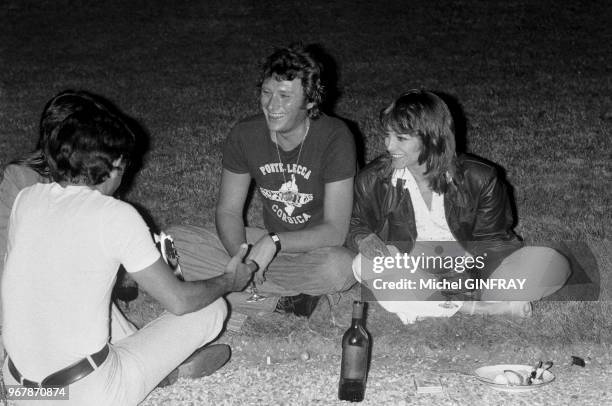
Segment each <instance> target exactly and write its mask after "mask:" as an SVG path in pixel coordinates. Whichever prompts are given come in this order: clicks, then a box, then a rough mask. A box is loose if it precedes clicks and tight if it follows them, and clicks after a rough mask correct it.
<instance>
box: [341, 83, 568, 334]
mask: <svg viewBox="0 0 612 406" xmlns="http://www.w3.org/2000/svg"><path fill="white" fill-rule="evenodd" d="M380 123H381V126H382V128H383V130H384V132H385V145H386V147H387V152H388V153H387V154H384V155H383V156H381V157H379V158H377V159H375V160H374V161H373V162H371V163H370V164H369V165H367V166H366V167H365V168H364V169H363V171H362V172H361V173H360V174H359V175H358V177H357V179H356V181H355V194H354V206H353V213H352V218H351V224H350V229H349V233H348V237H347V246H348V247H349V248H350V249H352V250H353V251H355V252H358V253H359V254H358V255H357V256H356V257H355V260H354V261H353V271H354V273H355V276H356V278H357V279H358V280H359V281H362V283H363V284H364V285H365V286H366V287H368V288H369V291H370V292H371V293H372V294H373V295H374V297H375V298H376V299H377V300H379V302H381V305H383V307H385V308H387V310H389V311H392V312H394V313H396V314H398V316H399V317H400V318H401V319H402V321H404V322H405V323H410V322H414V320H416V318H418V317H425V316H446V317H448V316H451V315H452V314H454V313H455V312H457V311H460V310H461V311H465V312H468V313H470V314H475V313H488V314H500V313H508V314H513V315H517V316H529V315H530V314H531V304H530V301H533V300H538V299H541V298H542V297H544V296H547V295H550V294H551V293H553V292H555V291H556V290H558V289H559V288H560V287H561V286H563V284H564V283H565V281H566V280H567V278H568V276H569V273H570V269H569V263H568V261H567V260H566V259H565V257H563V256H562V255H561V254H559V253H558V252H557V251H555V250H553V249H552V248H546V247H524V246H523V243H522V242H521V241H520V240H519V238H518V237H517V236H516V234H515V233H514V232H513V230H512V225H513V222H514V219H513V215H512V209H511V203H510V198H509V194H508V191H507V186H506V185H505V184H504V182H503V180H502V179H501V178H500V177H499V176H498V174H497V170H496V168H495V167H494V166H493V165H492V164H490V163H488V162H486V161H484V160H482V159H479V158H476V157H473V156H469V155H457V153H456V151H455V131H454V122H453V118H452V115H451V113H450V111H449V108H448V106H447V105H446V103H445V102H444V101H443V100H442V99H441V98H440V97H439V96H437V95H436V94H434V93H432V92H429V91H423V90H413V91H410V92H408V93H405V94H403V95H402V96H400V97H399V98H398V99H397V100H396V101H395V102H393V103H391V105H389V106H388V107H387V108H385V109H384V110H383V111H382V112H381V114H380ZM408 254H410V255H409V256H408ZM383 257H387V261H386V262H385V261H384V258H383ZM389 257H392V258H394V260H391V259H389ZM409 257H411V258H412V259H410V258H409ZM436 258H437V259H436ZM415 260H417V261H421V262H420V264H419V265H417V263H416V262H414V261H415ZM426 261H429V262H426ZM411 264H412V266H411ZM432 278H433V279H434V280H435V281H436V282H434V283H432V282H428V281H429V280H430V279H432ZM409 280H413V281H414V283H413V284H411V282H409ZM423 281H424V282H423ZM441 281H445V282H444V283H442V282H441ZM385 282H387V283H386V284H385ZM452 282H456V284H455V285H452ZM436 286H437V287H439V288H438V289H435V287H436ZM440 291H444V295H443V296H441V295H440ZM449 297H452V298H454V299H456V298H463V299H466V298H467V299H470V301H465V302H463V301H462V300H452V301H451V300H446V301H444V300H440V299H444V298H449ZM425 298H427V299H429V301H427V302H426V301H422V300H419V299H425ZM432 298H438V300H433V299H432ZM471 299H480V301H475V300H471Z"/></svg>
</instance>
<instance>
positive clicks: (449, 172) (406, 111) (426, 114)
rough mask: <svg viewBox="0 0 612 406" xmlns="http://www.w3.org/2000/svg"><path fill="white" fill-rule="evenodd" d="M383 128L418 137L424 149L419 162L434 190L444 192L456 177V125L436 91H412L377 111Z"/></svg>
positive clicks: (387, 130)
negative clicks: (423, 165) (423, 167)
mask: <svg viewBox="0 0 612 406" xmlns="http://www.w3.org/2000/svg"><path fill="white" fill-rule="evenodd" d="M380 124H381V126H382V129H383V131H385V132H389V131H393V132H395V133H397V134H408V135H410V136H414V137H419V138H420V139H421V142H422V145H423V148H422V150H421V153H420V155H419V160H418V162H419V164H421V165H422V164H423V163H425V168H426V171H425V177H426V178H427V180H428V181H429V187H430V188H431V189H432V190H433V191H434V192H436V193H444V192H446V190H447V186H448V183H449V182H450V180H451V179H452V178H453V177H454V176H455V172H456V162H457V154H456V151H455V125H454V122H453V117H452V115H451V113H450V110H449V109H448V106H447V105H446V103H445V102H444V101H443V100H442V99H441V98H440V97H439V96H437V95H436V94H434V93H432V92H429V91H425V90H411V91H409V92H407V93H404V94H402V95H401V96H400V97H399V98H398V99H397V100H395V101H394V102H393V103H391V104H390V105H389V106H388V107H387V108H385V109H383V110H382V111H381V112H380Z"/></svg>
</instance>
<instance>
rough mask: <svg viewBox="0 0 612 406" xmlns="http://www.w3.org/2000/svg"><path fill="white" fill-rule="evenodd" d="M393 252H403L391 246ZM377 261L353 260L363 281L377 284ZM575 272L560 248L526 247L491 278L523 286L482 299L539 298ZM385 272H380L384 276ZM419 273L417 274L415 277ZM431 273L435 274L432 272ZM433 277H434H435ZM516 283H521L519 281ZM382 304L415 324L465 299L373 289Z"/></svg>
mask: <svg viewBox="0 0 612 406" xmlns="http://www.w3.org/2000/svg"><path fill="white" fill-rule="evenodd" d="M388 247H389V250H390V251H391V253H392V255H395V254H396V253H398V252H399V251H398V250H397V249H396V248H395V247H394V246H391V245H389V246H388ZM373 265H374V264H373V261H372V260H369V259H367V258H365V257H363V256H362V255H361V254H358V255H357V256H355V258H354V259H353V263H352V269H353V273H354V275H355V278H356V279H357V280H358V281H359V282H364V281H365V282H366V283H367V285H368V286H373V282H372V281H373V278H376V277H378V276H377V275H378V274H377V273H376V272H373ZM570 273H571V268H570V263H569V261H568V260H567V259H566V258H565V257H564V256H563V255H561V254H560V253H559V252H558V251H556V250H554V249H552V248H549V247H523V248H521V249H519V250H517V251H515V252H513V253H512V254H510V255H508V256H507V257H506V258H505V259H504V260H503V261H502V262H501V264H500V265H499V266H498V267H497V268H496V269H495V270H494V271H493V272H492V273H491V275H490V276H489V277H488V278H487V280H494V279H495V280H499V281H509V280H514V281H518V280H521V281H524V284H523V288H521V289H510V288H508V287H507V286H506V287H503V286H502V287H499V286H497V287H495V288H491V287H489V288H484V289H480V300H482V301H535V300H540V299H542V298H544V297H546V296H548V295H551V294H552V293H554V292H556V291H557V290H559V289H561V287H563V285H564V284H565V282H566V281H567V279H568V277H569V275H570ZM383 274H384V273H380V275H383ZM414 275H416V276H414ZM405 276H406V278H407V279H410V278H412V279H414V280H415V282H416V286H418V283H419V281H418V279H420V278H424V277H427V276H424V274H423V273H418V272H417V273H416V274H411V273H410V272H405ZM430 276H431V275H430ZM431 277H433V276H431ZM381 278H382V277H381ZM516 286H519V285H518V284H517V285H516ZM370 291H371V292H372V294H373V295H374V297H375V298H376V299H377V301H378V302H379V303H380V305H381V306H382V307H383V308H385V309H386V310H387V311H389V312H392V313H395V314H397V316H398V317H399V318H400V319H401V320H402V322H404V323H413V322H414V321H415V320H416V319H417V318H419V317H450V316H452V315H453V314H455V313H456V312H457V311H459V309H460V308H461V305H462V304H463V302H462V301H456V300H453V301H449V302H442V301H436V300H431V301H425V300H422V299H424V297H423V295H424V292H423V290H419V289H415V290H408V289H406V290H401V291H400V293H398V292H397V291H390V290H389V289H381V290H378V291H377V290H376V289H370Z"/></svg>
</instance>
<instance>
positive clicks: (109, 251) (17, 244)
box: [2, 183, 159, 381]
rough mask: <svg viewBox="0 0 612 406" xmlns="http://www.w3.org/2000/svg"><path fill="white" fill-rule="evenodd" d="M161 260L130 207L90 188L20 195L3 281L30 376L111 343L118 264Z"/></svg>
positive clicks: (10, 331) (19, 354)
mask: <svg viewBox="0 0 612 406" xmlns="http://www.w3.org/2000/svg"><path fill="white" fill-rule="evenodd" d="M158 258H159V252H158V251H157V249H156V247H155V244H154V243H153V240H152V238H151V235H150V233H149V230H148V227H147V225H146V224H145V222H144V221H143V219H142V218H141V217H140V215H139V214H138V212H137V211H136V210H135V209H134V208H133V207H132V206H130V205H129V204H127V203H125V202H122V201H120V200H117V199H114V198H112V197H109V196H105V195H103V194H101V193H100V192H98V191H96V190H93V189H90V188H88V187H86V186H67V187H62V186H60V185H59V184H57V183H50V184H37V185H34V186H31V187H28V188H26V189H24V190H23V191H22V192H21V193H20V194H19V195H18V196H17V199H16V200H15V204H14V206H13V210H12V213H11V219H10V222H9V232H8V245H7V261H6V265H5V270H4V275H3V283H2V303H3V307H4V320H3V336H4V343H5V347H6V350H7V352H8V354H9V355H10V357H11V359H12V360H13V362H14V364H15V365H16V366H17V368H18V369H19V371H20V372H21V373H22V374H23V375H24V376H25V377H26V378H28V379H30V380H34V381H40V380H42V379H43V378H45V377H46V376H47V375H49V374H51V373H53V372H55V371H57V370H59V369H62V368H64V367H66V366H68V365H70V364H71V363H73V362H75V361H77V360H79V359H81V358H84V357H85V356H87V355H88V354H91V353H94V352H97V351H98V350H100V349H101V348H102V347H103V346H104V344H105V343H106V342H107V341H108V337H109V310H110V297H111V291H112V288H113V285H114V283H115V279H116V274H117V269H118V267H119V265H120V264H123V266H124V267H125V269H126V270H127V271H128V272H137V271H140V270H142V269H144V268H146V267H148V266H150V265H151V264H153V263H154V262H155V261H156V260H157V259H158Z"/></svg>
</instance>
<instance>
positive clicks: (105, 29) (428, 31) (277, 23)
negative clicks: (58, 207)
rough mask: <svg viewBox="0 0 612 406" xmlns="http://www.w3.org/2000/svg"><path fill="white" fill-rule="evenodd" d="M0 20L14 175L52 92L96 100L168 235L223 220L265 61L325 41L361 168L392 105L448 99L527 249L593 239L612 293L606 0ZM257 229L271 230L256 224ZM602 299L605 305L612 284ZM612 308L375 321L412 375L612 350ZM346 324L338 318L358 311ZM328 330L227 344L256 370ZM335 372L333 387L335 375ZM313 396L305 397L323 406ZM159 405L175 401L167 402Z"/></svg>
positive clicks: (6, 130)
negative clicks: (500, 174) (233, 138)
mask: <svg viewBox="0 0 612 406" xmlns="http://www.w3.org/2000/svg"><path fill="white" fill-rule="evenodd" d="M0 7H1V8H0V23H1V25H2V27H3V29H2V30H1V31H0V60H1V61H2V76H1V78H0V80H1V82H0V83H1V87H0V163H1V164H2V165H4V164H6V163H7V162H8V161H9V160H10V159H12V158H14V157H17V156H20V155H22V154H24V153H25V152H27V151H28V150H30V149H31V148H32V146H33V145H34V143H35V140H36V137H37V134H36V133H37V122H38V119H39V115H40V112H41V110H42V108H43V106H44V103H45V102H46V101H47V100H48V99H49V98H50V97H51V96H52V95H53V94H55V93H57V92H58V91H60V90H63V89H67V88H73V89H87V90H90V91H93V92H95V93H99V94H102V95H104V96H106V97H107V98H108V99H110V100H112V101H113V102H114V103H115V104H116V105H117V106H119V107H120V108H121V109H122V110H123V111H124V112H125V113H126V114H128V115H129V116H131V117H133V118H134V119H136V120H137V121H138V122H139V123H140V125H141V126H142V128H143V130H144V131H145V132H146V134H148V135H149V138H150V150H149V152H148V154H147V155H146V157H145V162H144V165H143V168H142V170H141V171H140V172H139V173H138V175H137V177H136V178H135V181H134V183H133V187H132V188H131V189H130V190H129V191H128V192H127V193H126V194H125V195H124V197H125V198H126V199H127V200H129V201H131V202H134V203H135V204H138V205H139V206H140V207H142V208H145V209H146V210H147V211H148V213H149V214H150V217H151V218H152V219H154V221H155V223H156V225H157V226H158V227H161V228H163V227H167V226H168V225H171V224H177V223H192V224H201V225H204V224H211V223H212V218H213V216H212V215H213V206H214V201H215V198H216V191H217V186H218V184H217V183H218V182H217V181H218V179H219V175H220V172H221V167H220V159H221V157H220V145H221V142H222V140H223V139H224V137H225V135H226V134H227V133H228V130H229V129H230V128H231V126H232V125H233V124H234V123H235V122H236V120H238V119H239V118H241V117H244V116H246V115H249V114H252V113H255V112H257V97H256V96H257V95H256V89H255V82H256V78H257V65H258V61H259V60H260V59H261V58H262V57H264V56H265V55H267V54H268V53H269V52H270V51H271V50H272V49H273V47H275V46H283V45H286V44H288V43H289V42H291V41H294V40H302V41H304V42H305V43H311V42H316V43H319V44H321V45H322V46H323V47H324V48H325V49H326V51H327V53H328V54H329V55H331V56H332V57H333V59H334V62H335V65H336V68H337V69H336V71H337V79H338V81H337V82H338V89H339V92H338V98H337V100H336V103H335V105H334V111H335V113H336V114H337V115H338V116H340V117H343V118H345V119H347V120H350V121H351V122H352V123H353V124H354V127H355V128H356V129H357V130H358V131H356V136H357V137H358V141H360V145H363V147H364V148H363V151H362V152H363V154H362V155H363V156H362V159H363V161H364V162H367V161H369V160H370V159H372V158H373V157H375V156H376V155H377V154H378V153H379V152H380V151H381V150H382V143H381V140H380V139H379V138H377V136H376V129H375V120H376V116H377V112H378V111H379V110H380V109H381V108H382V107H383V106H384V105H385V104H387V103H389V102H390V101H391V100H392V99H394V98H395V97H396V96H397V95H398V94H400V93H402V92H403V91H405V90H408V89H411V88H421V87H424V88H429V89H433V90H438V91H443V92H445V93H447V94H449V95H451V96H452V97H454V98H455V99H456V100H457V101H458V102H459V104H460V105H461V107H462V109H463V111H464V113H465V117H466V130H467V131H466V133H467V137H466V138H467V148H468V150H469V151H471V152H473V153H476V154H478V155H481V156H483V157H486V158H488V159H490V160H492V161H494V162H497V163H498V164H500V165H501V166H502V167H504V168H505V169H506V176H507V178H508V180H509V182H510V183H511V184H512V185H513V186H514V196H515V199H516V203H517V211H518V216H519V222H518V224H517V227H516V230H517V232H518V233H519V234H521V235H522V236H523V237H524V238H525V239H526V240H530V241H541V240H577V241H583V242H586V243H588V244H589V245H591V246H593V247H595V249H594V252H595V257H596V258H597V261H598V264H599V272H600V274H601V275H602V281H609V276H608V274H609V273H610V260H609V256H608V255H609V252H610V249H609V247H610V245H609V244H610V243H609V239H610V229H611V227H610V226H611V224H612V221H611V218H612V201H611V194H610V191H609V187H610V184H611V180H612V168H611V166H610V158H611V157H612V156H611V155H612V151H611V147H610V141H609V135H610V132H611V127H612V120H611V119H610V117H611V116H612V113H611V110H612V96H611V95H612V75H610V72H611V71H612V29H611V28H610V24H609V21H608V17H607V16H609V15H610V11H612V10H611V8H612V6H610V5H609V2H607V1H603V0H595V1H589V2H584V1H579V0H574V1H552V0H544V1H540V2H530V1H527V0H511V1H485V0H477V1H450V0H438V1H435V2H429V1H422V0H415V1H411V2H409V3H407V2H404V1H399V0H390V1H385V2H371V1H370V2H366V1H355V2H349V1H339V2H324V1H321V0H311V1H308V2H306V1H301V0H298V1H290V2H272V1H269V0H261V1H258V2H255V1H251V0H236V1H233V2H227V1H220V0H211V1H207V2H201V1H200V2H198V1H191V0H188V1H184V2H179V3H178V4H173V3H171V2H162V1H144V0H135V1H131V2H122V1H119V0H109V1H105V2H88V4H87V5H86V6H83V5H81V4H80V3H78V2H76V1H73V0H58V1H54V2H51V1H37V2H35V1H34V0H21V1H17V0H11V1H8V2H7V3H5V4H4V5H2V6H0ZM250 218H251V220H252V221H253V222H255V223H257V222H258V216H257V214H254V212H253V211H252V212H251V215H250ZM602 294H604V296H603V297H604V298H606V299H609V298H610V296H609V295H610V291H609V287H605V289H602ZM606 295H607V296H606ZM130 306H131V307H130V313H131V314H132V315H133V317H135V318H137V319H138V318H140V319H141V321H145V320H147V319H148V318H150V317H152V316H153V315H154V314H155V313H156V312H158V311H159V309H158V308H156V307H155V306H154V305H152V304H150V303H149V302H147V300H146V297H145V296H144V295H143V296H142V297H141V299H139V301H137V303H136V304H132V305H130ZM610 310H611V308H610V304H609V302H608V301H607V300H605V299H604V300H600V301H597V302H584V303H552V302H544V303H538V304H536V306H535V316H534V318H533V319H532V320H527V321H509V320H505V319H496V318H469V317H458V318H453V319H451V320H444V321H439V320H438V321H435V322H434V321H426V322H421V323H419V324H417V325H415V326H408V327H404V326H402V325H401V324H400V323H399V322H398V321H396V320H395V319H393V318H392V317H389V315H386V314H384V313H383V312H382V311H380V312H376V311H374V313H373V315H371V316H370V318H369V326H370V329H371V331H372V333H373V335H374V339H375V341H374V342H375V345H376V346H375V349H376V351H379V354H397V353H408V351H411V350H410V348H412V349H413V350H412V351H413V353H414V354H416V355H415V356H414V357H413V358H412V361H414V362H417V361H418V355H419V354H430V355H431V357H433V358H435V357H437V358H440V357H442V358H444V357H450V359H452V354H456V353H460V351H457V348H471V349H472V351H473V352H478V351H481V352H485V353H491V352H492V351H494V349H496V348H500V347H503V348H506V349H508V348H528V349H529V350H528V351H527V352H526V353H525V355H524V358H525V359H527V358H529V361H530V360H531V359H532V358H533V357H535V356H536V353H537V350H536V349H538V348H539V349H546V348H559V349H560V351H563V349H565V350H567V351H569V350H568V349H570V348H571V349H573V348H576V347H575V346H577V348H580V349H581V350H580V351H582V353H586V352H587V350H588V351H592V352H593V353H597V352H598V351H599V352H601V353H605V351H604V350H605V348H608V347H606V346H609V345H610V343H612V333H611V331H612V328H611V327H612V326H611V325H610V320H612V317H611V311H610ZM336 311H337V312H338V317H340V318H341V317H342V315H344V314H346V312H347V311H348V310H347V309H346V308H344V309H343V308H341V307H340V308H339V309H337V310H336ZM324 321H325V320H324V316H321V319H319V320H312V321H311V322H307V321H305V320H301V319H296V318H291V317H285V316H282V317H279V316H276V315H275V316H271V318H269V319H266V318H263V319H258V320H250V321H249V322H247V323H248V324H247V326H246V327H245V333H244V334H243V335H241V336H231V337H227V338H226V339H227V340H228V341H229V342H232V344H234V350H235V356H236V357H237V359H238V363H237V365H242V364H240V362H241V361H240V360H241V359H246V360H249V359H252V360H258V361H257V362H260V361H261V359H260V358H257V357H258V356H260V355H261V351H257V350H255V349H254V348H257V349H260V348H262V346H263V348H270V347H273V346H275V345H276V346H282V348H285V349H286V351H287V353H295V352H296V351H299V349H300V347H301V346H306V347H308V346H310V348H316V349H317V351H318V354H320V355H321V356H323V355H325V354H329V355H330V356H331V355H333V354H337V353H338V343H339V337H340V334H341V329H339V328H334V327H331V326H329V325H328V324H325V323H324ZM295 337H299V339H298V340H295V339H294V338H295ZM432 346H433V347H432ZM237 348H238V349H239V350H237ZM602 348H603V349H604V350H602ZM589 349H591V350H589ZM311 351H313V352H314V350H311ZM567 351H565V353H567ZM313 355H314V354H313ZM438 355H439V356H438ZM423 356H424V357H427V355H423ZM434 356H435V357H434ZM240 357H242V358H240ZM313 358H315V357H313ZM519 358H520V357H519ZM331 364H333V362H332V363H331ZM331 364H330V365H331ZM395 367H397V368H408V369H409V366H406V365H398V366H395ZM247 369H248V368H247ZM335 369H336V365H335V364H333V368H332V369H331V370H330V371H329V374H330V375H329V377H330V379H337V371H336V370H335ZM396 372H397V371H396ZM272 381H274V380H273V379H272ZM335 384H336V383H335V381H334V382H332V383H331V385H332V386H334V385H335ZM272 385H273V383H272ZM190 388H191V389H192V390H195V389H194V388H193V387H190ZM371 393H374V392H371ZM404 395H406V393H404ZM160 396H161V398H160ZM164 396H166V397H165V398H164ZM308 396H309V395H307V394H306V395H304V396H303V397H302V398H301V400H300V401H308V400H309V399H311V400H316V399H318V398H317V397H316V396H314V397H310V398H309V397H308ZM153 398H154V399H155V401H156V402H157V401H160V402H162V401H164V399H166V400H168V399H175V398H173V397H172V395H171V394H168V393H166V392H164V393H162V394H161V395H158V394H156V395H154V397H153ZM160 399H161V400H160ZM228 399H230V400H228V402H231V399H232V398H231V397H230V398H228ZM408 399H409V400H410V399H411V398H410V397H408ZM175 400H176V399H175ZM412 400H414V399H412ZM480 400H481V401H483V399H480ZM494 401H495V402H501V401H500V400H499V399H494ZM176 402H178V403H181V401H179V400H176ZM185 402H186V401H185ZM237 402H238V401H237ZM280 402H281V399H278V398H277V399H275V401H274V402H273V403H280ZM254 403H257V402H254ZM292 403H300V402H297V401H296V402H292ZM319 403H321V402H319ZM322 403H327V402H324V401H323V402H322ZM459 403H461V402H459ZM476 403H478V401H477V402H476ZM544 403H546V402H544ZM549 404H550V403H549ZM555 404H557V403H555Z"/></svg>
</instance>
